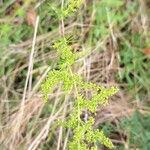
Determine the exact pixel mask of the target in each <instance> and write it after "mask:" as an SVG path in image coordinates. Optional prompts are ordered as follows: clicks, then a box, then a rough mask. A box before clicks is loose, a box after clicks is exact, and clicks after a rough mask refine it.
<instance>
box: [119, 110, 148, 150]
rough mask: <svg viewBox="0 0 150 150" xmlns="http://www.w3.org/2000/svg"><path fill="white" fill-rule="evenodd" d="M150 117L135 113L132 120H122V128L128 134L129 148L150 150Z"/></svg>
mask: <svg viewBox="0 0 150 150" xmlns="http://www.w3.org/2000/svg"><path fill="white" fill-rule="evenodd" d="M149 124H150V116H149V115H145V116H144V115H142V114H141V113H140V112H138V111H135V112H134V114H133V115H132V117H131V118H129V119H127V118H126V119H124V120H122V123H121V126H122V128H123V130H124V131H125V132H126V133H127V134H128V138H129V139H128V141H129V143H128V144H129V148H130V149H132V148H134V149H142V150H149V147H150V143H149V141H150V126H149Z"/></svg>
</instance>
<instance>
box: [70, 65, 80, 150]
mask: <svg viewBox="0 0 150 150" xmlns="http://www.w3.org/2000/svg"><path fill="white" fill-rule="evenodd" d="M68 68H69V71H70V74H71V76H72V77H73V72H72V69H71V67H70V66H68ZM73 84H74V88H75V92H76V95H77V97H78V96H79V93H78V88H77V85H76V82H74V83H73ZM77 105H78V132H79V127H80V106H79V102H77ZM78 150H80V141H79V140H78Z"/></svg>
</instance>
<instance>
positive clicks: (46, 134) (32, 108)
mask: <svg viewBox="0 0 150 150" xmlns="http://www.w3.org/2000/svg"><path fill="white" fill-rule="evenodd" d="M89 2H90V1H89ZM42 3H44V1H43V2H42ZM140 4H141V6H140V11H139V13H140V16H141V20H140V21H141V22H139V19H138V16H139V15H138V16H136V17H135V18H132V19H134V20H133V21H132V22H131V26H130V27H132V29H133V31H134V29H135V25H134V23H137V26H136V27H137V29H136V30H143V31H142V32H143V34H146V33H147V32H148V29H149V24H148V23H149V21H148V20H149V19H148V16H147V15H146V13H145V12H143V10H146V9H145V7H146V6H145V4H144V1H142V0H140ZM40 5H41V3H39V4H38V7H39V6H40ZM87 5H88V2H87ZM85 8H86V6H85ZM94 15H95V12H94V11H93V12H92V14H91V15H89V16H88V17H86V19H85V20H83V22H79V21H78V20H77V19H76V20H74V21H73V23H72V24H71V25H70V24H68V25H67V26H64V23H63V21H62V22H60V24H59V27H58V28H57V29H56V30H54V31H51V32H48V33H45V34H42V35H36V32H37V31H38V27H37V28H35V36H34V40H32V39H28V40H26V41H23V42H21V43H19V44H13V45H12V44H11V45H9V47H8V50H7V51H9V53H7V54H6V55H5V56H4V58H3V62H5V60H6V59H7V58H9V57H10V56H17V58H16V60H17V61H16V63H15V65H16V67H15V68H14V69H13V70H12V71H10V72H9V73H8V74H6V75H5V76H3V77H2V78H1V79H0V82H1V87H2V88H3V90H4V92H3V93H2V94H1V97H0V99H1V101H0V119H1V121H0V145H1V146H0V149H3V150H5V149H6V150H7V149H8V150H20V149H28V150H37V149H41V147H40V146H43V144H44V143H45V142H49V141H51V140H52V141H53V144H52V148H51V149H57V150H59V149H60V150H61V149H62V150H65V149H66V143H67V140H68V138H69V133H70V130H68V131H67V132H66V131H65V130H64V129H63V128H60V129H57V130H56V131H55V120H57V119H58V118H61V119H64V118H65V116H66V114H67V113H68V110H67V108H68V107H70V108H71V107H72V105H71V102H70V100H71V98H72V97H71V95H69V96H68V97H67V98H66V99H65V101H62V100H61V99H60V98H59V97H60V96H61V95H63V92H62V91H60V89H59V87H58V89H57V90H56V91H55V93H53V94H51V95H50V100H49V102H48V104H45V103H44V102H43V100H42V95H41V93H40V92H39V89H40V85H41V82H42V81H43V80H44V79H45V77H46V75H47V73H48V71H50V70H51V68H52V67H53V66H55V65H56V63H57V59H58V58H57V54H56V52H55V51H53V50H51V51H49V52H46V53H45V52H44V51H43V49H45V48H47V47H49V46H51V43H53V41H55V40H57V38H58V37H60V36H61V35H62V33H63V34H69V33H71V32H72V31H78V32H79V33H82V35H79V39H82V40H83V41H84V42H85V41H86V38H85V37H86V36H88V34H89V32H90V30H91V28H92V23H93V20H94ZM37 25H38V21H37ZM112 26H113V25H112V24H111V22H109V29H110V31H109V33H110V35H109V36H108V37H106V39H104V40H103V41H98V42H97V45H96V46H93V47H89V46H88V45H87V44H86V42H85V43H82V45H81V43H80V41H79V43H75V44H73V45H72V47H73V48H74V49H75V50H80V51H86V50H90V55H88V56H86V57H83V58H82V59H80V60H78V65H77V66H76V67H75V69H74V71H75V72H78V73H79V74H81V75H82V76H83V77H84V78H85V80H87V81H92V82H94V83H97V84H99V85H104V86H106V87H110V86H113V85H116V86H118V87H119V88H120V87H121V88H122V87H123V88H124V89H125V88H126V87H127V85H126V84H121V83H118V82H117V81H116V74H117V73H118V72H119V71H120V70H121V69H122V68H121V67H120V65H119V60H120V56H119V47H118V45H117V39H118V37H121V38H123V34H122V33H121V32H120V31H119V29H118V30H117V29H116V30H115V31H114V30H113V28H112ZM141 28H142V29H141ZM146 40H148V39H146ZM29 49H32V51H31V52H30V51H29ZM29 58H30V59H29ZM14 59H15V58H14ZM49 60H52V66H50V67H49V65H48V64H47V62H48V61H49ZM39 63H41V64H42V66H40V67H34V66H35V65H37V64H39ZM27 68H28V72H27V71H26V70H27ZM24 70H25V71H26V75H25V76H21V79H20V76H19V75H20V74H21V73H22V72H23V71H24ZM33 77H34V82H33ZM17 80H19V81H17ZM20 80H21V81H22V80H23V81H26V82H23V83H24V84H23V85H22V83H21V81H20ZM20 83H21V84H20ZM28 83H29V84H28ZM19 84H20V85H19ZM124 89H123V90H120V92H119V93H118V94H117V95H116V96H114V97H113V98H112V99H111V101H110V104H109V105H108V106H107V107H105V108H101V109H100V110H99V111H98V113H97V116H96V123H95V125H96V126H98V125H99V124H100V123H103V122H107V121H108V122H118V121H119V119H121V118H122V117H130V115H131V114H132V113H133V112H134V110H135V109H138V110H139V111H140V112H142V113H143V114H147V113H148V110H147V108H146V107H144V106H142V105H141V103H140V104H139V103H138V104H137V103H136V102H132V103H131V101H130V99H132V96H131V95H130V94H129V93H127V92H126V90H124ZM23 91H24V92H23ZM46 105H50V107H51V108H50V107H48V106H46ZM53 128H54V129H53ZM64 133H66V134H64ZM52 136H54V138H53V137H52ZM114 142H116V143H117V142H120V143H125V141H122V140H120V141H115V139H114Z"/></svg>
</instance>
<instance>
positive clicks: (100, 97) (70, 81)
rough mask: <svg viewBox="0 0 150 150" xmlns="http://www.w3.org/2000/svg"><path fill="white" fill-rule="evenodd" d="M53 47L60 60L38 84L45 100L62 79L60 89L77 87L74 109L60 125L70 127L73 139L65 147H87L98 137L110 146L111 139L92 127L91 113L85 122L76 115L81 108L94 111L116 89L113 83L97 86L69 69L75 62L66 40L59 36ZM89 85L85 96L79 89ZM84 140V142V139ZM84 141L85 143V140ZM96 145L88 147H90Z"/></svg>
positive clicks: (66, 89) (111, 146) (111, 145)
mask: <svg viewBox="0 0 150 150" xmlns="http://www.w3.org/2000/svg"><path fill="white" fill-rule="evenodd" d="M53 47H54V48H56V49H57V51H58V54H59V56H60V60H63V61H62V63H61V65H59V70H53V71H51V72H50V73H49V74H48V77H47V79H46V80H45V82H44V83H43V84H42V86H41V87H42V93H43V95H44V99H45V100H46V101H47V100H48V94H49V93H51V92H52V89H53V88H54V86H56V85H57V84H58V83H62V87H63V90H64V91H65V92H67V93H66V95H67V94H69V92H71V91H72V90H73V89H74V90H77V91H76V92H77V93H78V94H77V95H76V101H75V103H74V109H73V112H72V113H71V115H70V116H71V117H69V119H68V120H66V122H64V123H63V125H64V126H65V127H67V128H72V130H73V133H74V135H73V139H72V141H71V142H70V143H69V149H70V150H75V149H76V148H77V147H79V149H80V150H85V149H86V150H87V149H89V145H90V144H93V143H96V142H97V141H100V142H101V143H102V144H104V145H105V146H106V147H108V148H113V147H114V146H113V144H112V142H111V141H110V140H109V139H108V138H106V137H105V135H104V134H103V132H102V131H99V130H93V129H92V126H93V125H94V117H90V118H89V120H88V121H87V122H84V121H82V119H81V118H80V115H81V114H82V112H83V111H84V110H88V111H89V112H92V113H96V111H97V109H98V107H99V106H101V105H106V104H108V98H109V97H110V96H112V95H113V94H115V93H116V92H117V91H118V90H117V88H115V87H112V88H110V89H106V88H104V87H99V86H97V85H95V84H93V83H87V82H84V81H83V80H82V78H81V77H80V76H79V75H77V74H74V73H73V72H72V71H71V66H72V65H73V64H74V63H75V60H76V56H77V55H76V54H74V53H73V52H72V49H71V47H70V46H68V41H67V39H66V38H63V39H61V40H59V41H58V42H55V43H54V46H53ZM87 89H90V90H92V91H93V92H94V94H93V97H92V98H91V99H90V100H87V99H86V97H84V95H83V94H81V93H82V91H83V90H87ZM84 141H87V142H84ZM87 143H88V144H87ZM92 149H96V148H95V147H91V148H90V150H92Z"/></svg>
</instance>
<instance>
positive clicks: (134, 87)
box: [119, 34, 150, 98]
mask: <svg viewBox="0 0 150 150" xmlns="http://www.w3.org/2000/svg"><path fill="white" fill-rule="evenodd" d="M127 36H128V35H127ZM128 40H129V41H127V42H126V43H124V42H122V43H121V44H120V47H121V51H120V58H121V59H120V66H121V68H122V69H121V71H120V72H119V80H120V81H121V82H124V83H128V89H129V90H130V91H131V92H133V93H137V94H136V96H139V98H140V95H141V96H142V98H143V94H142V93H148V92H149V87H150V80H149V76H150V72H149V71H148V70H149V68H150V63H149V60H148V59H149V58H148V57H147V56H146V55H144V54H143V53H142V49H143V47H145V46H144V41H143V40H142V36H141V35H140V34H133V35H131V36H130V37H129V36H128ZM129 43H131V44H132V47H131V46H130V44H129ZM146 95H147V94H146Z"/></svg>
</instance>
